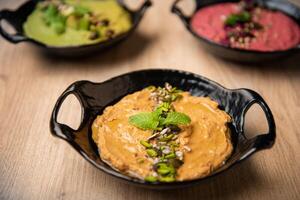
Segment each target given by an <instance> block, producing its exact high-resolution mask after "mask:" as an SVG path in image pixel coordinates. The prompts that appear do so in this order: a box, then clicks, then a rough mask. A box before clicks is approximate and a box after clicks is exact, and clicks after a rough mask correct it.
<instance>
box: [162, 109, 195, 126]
mask: <svg viewBox="0 0 300 200" xmlns="http://www.w3.org/2000/svg"><path fill="white" fill-rule="evenodd" d="M190 122H191V118H190V117H189V116H187V115H186V114H184V113H180V112H170V113H168V115H167V117H166V119H165V120H164V121H163V124H165V125H178V124H180V125H186V124H189V123H190Z"/></svg>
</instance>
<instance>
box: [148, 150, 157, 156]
mask: <svg viewBox="0 0 300 200" xmlns="http://www.w3.org/2000/svg"><path fill="white" fill-rule="evenodd" d="M146 152H147V154H148V155H149V156H150V157H156V156H157V152H156V151H155V150H154V149H146Z"/></svg>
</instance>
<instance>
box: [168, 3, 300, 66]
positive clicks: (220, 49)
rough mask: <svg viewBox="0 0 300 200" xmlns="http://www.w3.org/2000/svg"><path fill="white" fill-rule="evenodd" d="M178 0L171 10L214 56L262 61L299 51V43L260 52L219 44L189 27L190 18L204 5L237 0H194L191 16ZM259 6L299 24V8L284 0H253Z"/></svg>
mask: <svg viewBox="0 0 300 200" xmlns="http://www.w3.org/2000/svg"><path fill="white" fill-rule="evenodd" d="M179 2H180V0H176V1H175V2H174V4H173V5H172V8H171V12H173V13H174V14H176V15H177V16H179V17H180V19H181V21H182V22H183V24H184V26H185V28H186V29H187V30H188V31H189V32H190V33H191V34H192V35H193V36H195V37H196V38H197V39H198V41H199V42H200V43H201V45H202V46H203V47H204V48H205V50H207V51H208V52H210V53H211V54H214V55H216V56H219V57H222V58H225V59H229V60H232V61H238V62H252V63H253V62H262V61H270V60H275V59H278V58H282V57H286V56H289V55H292V54H299V53H300V44H298V46H296V47H293V48H290V49H288V50H284V51H282V50H280V51H271V52H262V51H256V50H244V49H237V48H231V47H228V46H224V45H221V44H219V43H216V42H213V41H211V40H208V39H206V38H204V37H202V36H200V35H199V34H197V33H196V32H195V31H194V30H193V28H192V27H191V19H192V17H193V15H194V14H195V13H196V12H197V11H198V10H199V9H201V8H204V7H205V6H209V5H212V4H217V3H224V2H239V0H195V3H196V9H195V11H194V12H193V14H192V15H191V16H186V15H185V14H184V13H183V12H182V10H181V8H179V7H178V3H179ZM254 2H256V3H257V4H258V5H259V6H262V7H265V8H267V9H271V10H278V11H281V12H283V13H285V14H286V15H288V16H290V17H291V18H293V19H294V20H295V21H296V22H297V24H298V25H300V9H299V8H298V7H297V6H295V5H293V4H292V3H289V2H287V1H284V0H254Z"/></svg>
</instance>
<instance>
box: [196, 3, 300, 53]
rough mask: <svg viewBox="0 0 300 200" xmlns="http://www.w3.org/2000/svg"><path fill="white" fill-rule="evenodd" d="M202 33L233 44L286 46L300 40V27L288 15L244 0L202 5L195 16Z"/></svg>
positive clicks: (261, 47)
mask: <svg viewBox="0 0 300 200" xmlns="http://www.w3.org/2000/svg"><path fill="white" fill-rule="evenodd" d="M191 26H192V28H193V30H194V31H195V32H196V33H197V34H199V35H200V36H202V37H205V38H207V39H209V40H212V41H215V42H217V43H221V44H224V45H227V46H230V47H233V48H241V49H247V50H256V51H278V50H286V49H289V48H291V47H294V46H296V45H297V44H299V43H300V27H299V25H298V24H297V23H296V22H295V21H294V20H292V19H291V18H290V17H288V16H287V15H285V14H283V13H281V12H279V11H272V10H267V9H264V8H260V7H251V8H250V9H249V8H246V9H245V8H243V7H242V6H241V3H220V4H216V5H211V6H207V7H205V8H202V9H200V10H199V11H198V12H197V13H196V14H195V15H194V17H193V18H192V21H191Z"/></svg>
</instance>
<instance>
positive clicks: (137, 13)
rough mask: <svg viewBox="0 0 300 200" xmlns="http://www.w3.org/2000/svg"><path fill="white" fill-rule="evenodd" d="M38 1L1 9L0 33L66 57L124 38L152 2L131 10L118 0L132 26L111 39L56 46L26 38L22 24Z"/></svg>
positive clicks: (108, 44) (97, 49)
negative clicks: (9, 31)
mask: <svg viewBox="0 0 300 200" xmlns="http://www.w3.org/2000/svg"><path fill="white" fill-rule="evenodd" d="M38 2H39V1H38V0H30V1H27V2H25V3H24V4H23V5H21V6H20V7H19V8H18V9H17V10H14V11H12V10H7V9H4V10H1V11H0V34H1V35H2V36H3V37H4V38H5V39H6V40H7V41H9V42H11V43H14V44H17V43H20V42H28V43H30V44H33V45H35V46H37V47H40V48H41V49H42V50H44V51H46V52H48V53H51V54H55V55H60V56H68V57H76V56H82V55H89V54H91V53H95V52H98V51H101V50H104V49H107V48H108V47H111V46H113V45H115V44H117V43H119V42H120V41H122V40H125V39H126V38H128V37H129V36H130V35H131V34H132V33H133V32H134V30H135V29H136V28H137V26H138V24H139V23H140V21H141V19H142V17H143V15H144V13H145V11H146V10H147V9H148V8H149V7H150V6H151V5H152V2H151V1H150V0H145V1H144V2H143V4H142V5H141V7H140V8H139V9H137V10H131V9H129V8H128V6H127V5H126V4H125V3H124V0H118V3H119V4H120V5H121V6H122V7H123V8H124V9H125V10H126V11H127V12H128V13H129V14H130V17H131V21H132V26H131V28H130V29H129V30H128V31H127V32H125V33H122V34H120V35H117V36H116V37H114V38H112V39H109V40H105V41H100V42H98V43H95V44H87V45H76V46H64V47H57V46H51V45H47V44H44V43H41V42H39V41H36V40H34V39H31V38H28V37H27V36H26V35H25V33H24V30H23V24H24V23H25V21H26V20H27V17H28V16H29V15H30V14H31V13H32V12H33V10H34V9H35V7H36V5H37V3H38ZM4 20H5V21H7V22H8V23H9V24H10V25H11V26H12V27H13V28H14V29H15V31H16V33H15V34H11V33H8V32H7V31H6V30H5V28H4V27H3V24H2V23H1V22H2V21H4Z"/></svg>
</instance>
